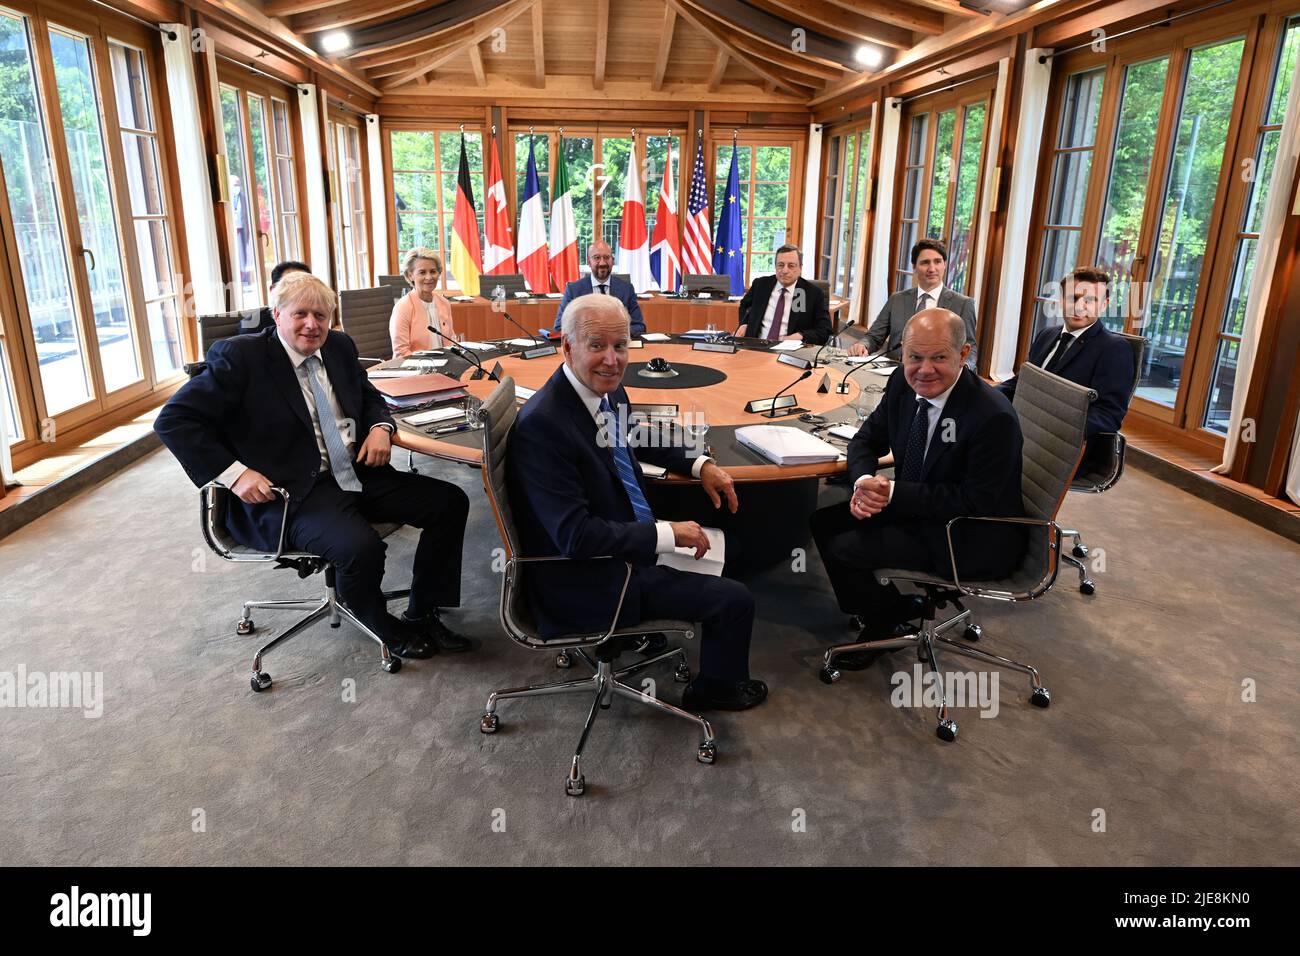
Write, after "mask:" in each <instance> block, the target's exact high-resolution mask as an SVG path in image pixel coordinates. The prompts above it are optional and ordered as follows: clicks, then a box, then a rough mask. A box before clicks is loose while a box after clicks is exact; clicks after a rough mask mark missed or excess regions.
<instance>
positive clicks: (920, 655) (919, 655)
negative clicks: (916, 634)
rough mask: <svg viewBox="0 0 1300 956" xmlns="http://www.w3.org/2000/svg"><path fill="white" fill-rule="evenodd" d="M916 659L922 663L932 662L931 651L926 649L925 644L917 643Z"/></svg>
mask: <svg viewBox="0 0 1300 956" xmlns="http://www.w3.org/2000/svg"><path fill="white" fill-rule="evenodd" d="M916 659H917V660H918V661H920V662H921V663H922V664H928V663H930V652H929V651H927V650H926V649H925V645H923V644H918V645H916Z"/></svg>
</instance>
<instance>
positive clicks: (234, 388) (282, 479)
mask: <svg viewBox="0 0 1300 956" xmlns="http://www.w3.org/2000/svg"><path fill="white" fill-rule="evenodd" d="M320 355H321V359H322V361H323V362H324V363H325V371H326V374H328V375H329V380H330V386H331V387H332V388H333V389H334V394H335V396H336V397H337V398H338V400H339V405H340V406H341V407H342V409H343V414H344V415H345V416H347V417H348V418H350V419H352V420H353V421H355V422H356V423H357V429H356V436H357V438H356V440H357V441H358V442H361V441H364V440H365V436H366V434H367V432H369V431H370V429H371V428H372V427H373V426H375V425H377V424H379V423H381V422H382V423H387V424H389V425H392V424H393V418H392V416H391V415H390V414H389V413H388V407H387V406H386V405H385V404H384V398H383V396H382V395H380V394H379V392H378V391H377V390H376V389H375V387H374V386H373V385H372V384H370V380H369V379H367V378H366V375H365V373H364V372H363V371H362V370H361V366H360V364H359V363H358V361H357V347H356V346H355V345H354V344H353V343H352V339H350V338H348V336H347V335H345V334H344V333H342V332H330V333H329V334H328V335H327V336H326V337H325V342H324V344H323V345H322V346H321V350H320ZM153 427H154V431H156V432H157V433H158V436H159V437H160V438H161V439H162V441H163V444H165V445H166V446H167V447H168V448H169V449H170V450H171V452H172V454H173V455H175V456H176V458H177V459H178V460H179V461H180V463H181V466H182V467H183V468H184V469H185V473H186V474H187V475H189V478H190V480H191V481H192V482H194V484H195V485H197V486H199V487H202V486H203V485H205V484H207V483H208V482H210V481H212V480H213V479H214V478H216V477H217V476H218V475H220V474H221V473H222V472H223V471H225V470H226V469H227V468H229V467H230V466H231V464H233V463H234V462H235V461H236V460H238V461H240V462H243V463H244V464H245V465H247V466H248V467H249V468H252V469H254V470H256V471H260V472H261V473H262V474H264V475H266V477H267V478H268V479H269V480H270V482H271V484H273V485H279V486H280V487H283V488H285V489H286V490H287V491H288V492H289V508H290V514H292V513H293V510H294V509H295V507H296V506H297V505H298V504H299V503H300V502H301V501H302V500H303V499H304V498H306V497H307V493H308V492H309V491H311V489H312V487H313V486H314V485H315V483H316V479H317V477H318V475H319V473H320V463H321V462H320V449H319V447H318V446H317V445H316V434H315V431H314V430H313V428H312V426H311V416H310V415H309V414H308V412H307V402H306V400H305V398H304V397H303V393H302V389H301V387H300V386H299V384H298V376H297V373H296V372H295V371H294V368H293V363H292V362H290V361H289V356H288V354H287V353H286V352H285V350H284V346H283V345H282V344H280V340H279V338H278V337H277V333H276V329H275V327H274V326H272V327H271V328H269V329H267V330H266V331H264V332H261V333H259V334H257V335H236V336H234V337H233V338H229V339H222V340H221V341H219V342H214V343H212V347H211V348H209V349H208V358H207V368H206V369H204V371H203V372H202V373H200V374H199V375H197V376H195V377H194V378H192V379H190V380H189V381H188V382H186V383H185V385H183V386H182V387H181V389H180V391H178V392H177V393H176V394H175V395H173V396H172V398H171V400H170V401H169V402H168V403H167V404H166V405H164V406H163V409H162V411H161V412H159V413H158V418H157V420H156V421H155V422H154V426H153ZM281 511H282V506H281V504H280V502H279V500H278V499H277V500H275V501H272V502H268V503H267V504H261V505H249V504H245V503H244V502H242V501H240V500H239V499H238V498H236V497H235V496H233V495H231V496H230V507H229V510H228V512H227V515H226V526H227V528H229V530H230V533H231V534H232V535H233V536H234V537H235V539H236V540H237V541H239V542H241V543H243V544H245V545H248V546H249V547H254V548H260V549H263V550H267V551H274V550H275V547H276V544H277V543H278V541H279V535H280V517H281Z"/></svg>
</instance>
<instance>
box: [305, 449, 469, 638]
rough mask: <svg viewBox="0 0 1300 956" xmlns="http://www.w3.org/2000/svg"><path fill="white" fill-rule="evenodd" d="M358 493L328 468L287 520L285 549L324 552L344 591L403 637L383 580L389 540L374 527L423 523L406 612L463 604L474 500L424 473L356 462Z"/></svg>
mask: <svg viewBox="0 0 1300 956" xmlns="http://www.w3.org/2000/svg"><path fill="white" fill-rule="evenodd" d="M356 471H357V477H358V478H359V479H360V480H361V492H360V494H358V493H356V492H348V491H343V490H342V489H340V488H339V486H338V485H337V484H335V482H334V479H333V477H332V476H330V475H329V474H325V475H323V476H322V477H321V479H320V480H319V481H317V482H316V485H315V487H313V488H312V490H311V492H310V493H309V494H308V495H307V497H306V498H304V499H303V502H302V504H301V505H299V506H298V508H297V509H296V510H295V512H294V514H293V516H292V518H291V519H290V522H289V528H288V533H287V535H286V538H287V545H288V547H291V548H295V549H301V550H303V551H310V552H312V553H313V554H319V555H320V556H321V557H323V558H325V559H327V560H328V561H329V562H330V563H332V564H333V565H334V569H335V573H336V583H337V586H338V593H339V597H340V598H341V599H342V600H343V603H344V604H346V605H347V606H348V607H349V608H351V609H352V611H353V613H354V614H356V615H357V617H359V618H360V619H361V620H362V621H363V622H365V623H366V624H367V625H368V626H369V627H371V628H372V629H373V630H374V631H375V633H377V634H378V635H379V636H380V637H381V638H384V639H385V640H387V639H388V638H389V637H390V636H391V637H399V636H400V634H399V633H398V632H397V630H396V628H397V622H396V620H395V619H393V617H392V616H391V615H390V614H389V613H388V610H387V606H386V603H385V601H384V597H383V590H382V588H381V586H380V585H381V582H382V581H383V578H384V552H385V551H386V550H387V545H386V544H385V543H384V541H383V539H382V538H380V537H379V535H378V534H376V533H375V529H374V528H372V527H371V526H370V523H371V522H372V521H374V522H388V521H391V522H400V523H401V524H407V525H411V526H412V527H415V528H420V529H422V530H421V533H420V542H419V544H418V545H417V546H416V549H415V561H414V562H413V564H412V566H411V599H410V603H409V604H408V606H407V613H408V614H409V615H411V616H412V617H415V616H423V615H425V614H427V613H429V612H430V611H432V610H433V609H435V608H439V607H457V606H458V605H459V604H460V568H461V551H462V550H463V546H464V540H465V520H466V518H468V516H469V498H468V497H467V496H466V494H465V492H463V491H461V490H460V488H459V487H457V486H456V485H453V484H451V483H450V482H446V481H439V480H438V479H437V478H430V477H428V476H426V475H412V474H407V473H405V472H400V471H397V470H396V469H395V468H393V467H392V466H391V465H386V466H384V467H383V468H365V467H362V466H357V469H356Z"/></svg>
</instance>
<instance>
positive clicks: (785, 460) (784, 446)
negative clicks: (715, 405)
mask: <svg viewBox="0 0 1300 956" xmlns="http://www.w3.org/2000/svg"><path fill="white" fill-rule="evenodd" d="M736 439H737V440H738V441H739V442H740V443H741V444H742V445H744V446H745V447H746V448H752V449H753V450H754V451H756V452H758V453H759V454H760V455H762V456H763V457H764V458H766V459H768V460H769V461H774V462H776V463H777V464H778V465H812V464H817V463H819V462H824V461H835V460H837V459H838V458H839V457H840V452H839V449H838V448H836V447H835V446H834V445H830V444H827V443H826V442H824V441H822V440H821V439H820V438H818V437H816V436H815V435H810V434H808V433H807V432H806V431H804V430H803V429H800V428H793V427H791V426H790V425H746V426H745V427H744V428H737V429H736Z"/></svg>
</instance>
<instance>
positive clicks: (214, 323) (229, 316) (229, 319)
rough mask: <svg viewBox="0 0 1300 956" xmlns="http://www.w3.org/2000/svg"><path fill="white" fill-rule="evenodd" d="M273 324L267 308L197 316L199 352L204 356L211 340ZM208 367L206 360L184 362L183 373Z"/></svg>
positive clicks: (254, 330)
mask: <svg viewBox="0 0 1300 956" xmlns="http://www.w3.org/2000/svg"><path fill="white" fill-rule="evenodd" d="M274 324H275V316H274V315H273V314H272V312H271V310H270V309H268V308H259V309H242V310H240V311H238V312H218V313H216V314H215V315H200V316H199V354H200V355H202V356H204V357H205V358H206V356H207V354H208V349H209V348H210V347H211V346H212V343H213V342H219V341H221V340H222V339H229V338H233V337H234V336H236V335H243V334H245V333H252V332H261V331H262V330H263V329H265V328H267V327H268V326H272V325H274ZM207 367H208V363H207V362H206V361H202V360H201V361H198V362H186V363H185V365H184V369H185V374H186V375H188V376H189V377H190V378H193V377H194V376H195V375H198V374H199V373H200V372H202V371H203V370H204V369H205V368H207Z"/></svg>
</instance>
